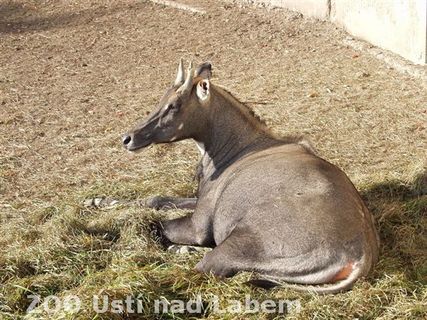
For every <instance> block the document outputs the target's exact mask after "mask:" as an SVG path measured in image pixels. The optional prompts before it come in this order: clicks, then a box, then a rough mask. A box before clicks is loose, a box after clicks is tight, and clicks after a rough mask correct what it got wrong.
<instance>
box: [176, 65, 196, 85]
mask: <svg viewBox="0 0 427 320" xmlns="http://www.w3.org/2000/svg"><path fill="white" fill-rule="evenodd" d="M193 74H194V68H193V62H192V61H190V65H189V66H188V70H187V78H186V79H185V82H184V84H183V85H182V86H181V88H179V91H181V92H185V91H187V90H191V87H192V85H193Z"/></svg>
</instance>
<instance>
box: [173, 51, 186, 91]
mask: <svg viewBox="0 0 427 320" xmlns="http://www.w3.org/2000/svg"><path fill="white" fill-rule="evenodd" d="M184 77H185V75H184V64H183V60H182V58H181V59H180V60H179V65H178V72H177V73H176V79H175V85H176V86H179V85H181V84H182V83H183V82H184Z"/></svg>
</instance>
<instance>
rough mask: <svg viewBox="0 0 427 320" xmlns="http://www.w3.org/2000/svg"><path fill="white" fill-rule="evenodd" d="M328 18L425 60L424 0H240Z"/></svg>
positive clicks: (418, 60)
mask: <svg viewBox="0 0 427 320" xmlns="http://www.w3.org/2000/svg"><path fill="white" fill-rule="evenodd" d="M242 1H243V2H252V3H266V4H269V5H272V6H277V7H283V8H287V9H290V10H294V11H298V12H301V13H302V14H304V15H306V16H310V17H315V18H319V19H323V20H327V19H329V20H331V21H332V22H334V23H336V24H337V25H340V26H342V27H343V28H344V29H346V30H347V31H348V32H349V33H350V34H353V35H355V36H357V37H359V38H361V39H364V40H367V41H369V42H371V43H373V44H374V45H376V46H379V47H381V48H384V49H387V50H390V51H393V52H395V53H397V54H399V55H401V56H402V57H404V58H406V59H408V60H410V61H412V62H414V63H418V64H426V63H427V0H252V1H251V0H249V1H248V0H246V1H245V0H242Z"/></svg>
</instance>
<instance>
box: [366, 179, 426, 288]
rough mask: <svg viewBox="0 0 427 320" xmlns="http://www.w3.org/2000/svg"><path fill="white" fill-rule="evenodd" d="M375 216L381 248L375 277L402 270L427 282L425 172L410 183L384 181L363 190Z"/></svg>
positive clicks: (412, 277) (411, 277) (411, 279)
mask: <svg viewBox="0 0 427 320" xmlns="http://www.w3.org/2000/svg"><path fill="white" fill-rule="evenodd" d="M362 197H363V198H364V200H365V202H366V204H367V205H368V207H369V209H370V210H371V212H372V213H373V215H374V216H375V219H376V223H377V228H378V231H379V235H380V241H381V251H380V261H379V263H378V267H377V268H376V271H375V272H374V275H373V276H374V277H376V278H379V277H381V275H382V274H383V273H394V272H404V274H405V276H406V277H407V279H408V280H409V281H419V282H421V283H423V284H426V283H427V250H426V248H427V172H423V173H421V174H418V175H417V176H416V177H415V178H414V179H413V180H412V182H411V183H408V184H405V183H403V182H402V181H398V180H395V181H387V182H383V183H379V184H375V185H373V186H372V187H370V188H369V189H367V190H366V191H364V192H362Z"/></svg>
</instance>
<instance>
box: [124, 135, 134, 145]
mask: <svg viewBox="0 0 427 320" xmlns="http://www.w3.org/2000/svg"><path fill="white" fill-rule="evenodd" d="M131 140H132V138H131V136H124V137H123V144H124V145H128V144H129V142H131Z"/></svg>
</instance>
